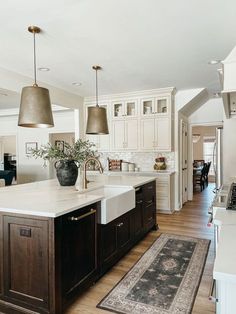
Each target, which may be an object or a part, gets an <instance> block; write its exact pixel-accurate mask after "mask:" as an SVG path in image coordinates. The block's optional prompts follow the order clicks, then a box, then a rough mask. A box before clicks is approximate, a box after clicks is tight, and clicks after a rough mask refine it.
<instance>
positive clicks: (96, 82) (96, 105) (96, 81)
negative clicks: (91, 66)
mask: <svg viewBox="0 0 236 314" xmlns="http://www.w3.org/2000/svg"><path fill="white" fill-rule="evenodd" d="M96 107H99V106H98V70H97V69H96Z"/></svg>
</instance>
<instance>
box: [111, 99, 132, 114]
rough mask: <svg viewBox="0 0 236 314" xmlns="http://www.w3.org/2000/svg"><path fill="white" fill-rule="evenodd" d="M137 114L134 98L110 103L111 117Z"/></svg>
mask: <svg viewBox="0 0 236 314" xmlns="http://www.w3.org/2000/svg"><path fill="white" fill-rule="evenodd" d="M137 114H138V106H137V101H136V100H127V101H117V102H113V103H112V117H113V118H118V119H119V118H124V117H136V116H137Z"/></svg>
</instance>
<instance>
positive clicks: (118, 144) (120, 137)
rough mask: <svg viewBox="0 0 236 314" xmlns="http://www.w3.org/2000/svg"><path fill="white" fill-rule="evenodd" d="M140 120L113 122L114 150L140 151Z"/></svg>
mask: <svg viewBox="0 0 236 314" xmlns="http://www.w3.org/2000/svg"><path fill="white" fill-rule="evenodd" d="M138 134H139V130H138V120H137V119H132V120H131V119H130V120H124V119H122V120H116V121H113V122H112V149H113V150H115V151H121V150H138V149H139V147H138V143H139V136H138Z"/></svg>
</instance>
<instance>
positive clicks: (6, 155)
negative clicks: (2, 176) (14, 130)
mask: <svg viewBox="0 0 236 314" xmlns="http://www.w3.org/2000/svg"><path fill="white" fill-rule="evenodd" d="M16 156H17V148H16V135H5V136H0V170H5V171H11V172H12V173H13V177H12V176H9V177H10V179H9V180H10V182H8V183H7V184H16V183H17V157H16Z"/></svg>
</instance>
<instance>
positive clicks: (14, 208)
mask: <svg viewBox="0 0 236 314" xmlns="http://www.w3.org/2000/svg"><path fill="white" fill-rule="evenodd" d="M88 179H90V180H92V181H94V182H91V183H89V185H88V190H82V189H80V188H78V186H72V187H62V186H60V185H59V183H58V181H57V179H53V180H45V181H39V182H34V183H27V184H19V185H15V186H8V187H2V188H1V189H0V211H2V212H9V213H16V214H25V215H34V216H44V217H58V216H61V215H64V214H66V213H69V212H71V211H73V210H76V209H79V208H82V207H84V206H87V205H89V204H92V203H95V202H98V201H100V200H101V199H102V198H103V195H99V194H96V189H97V188H99V187H102V186H128V187H133V188H135V187H137V186H140V185H143V184H145V183H148V182H151V181H153V180H155V178H154V177H132V176H124V175H122V176H114V177H113V176H106V175H101V176H94V177H89V178H88ZM91 190H94V195H93V194H91V193H89V195H88V194H87V193H86V192H87V191H91Z"/></svg>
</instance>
